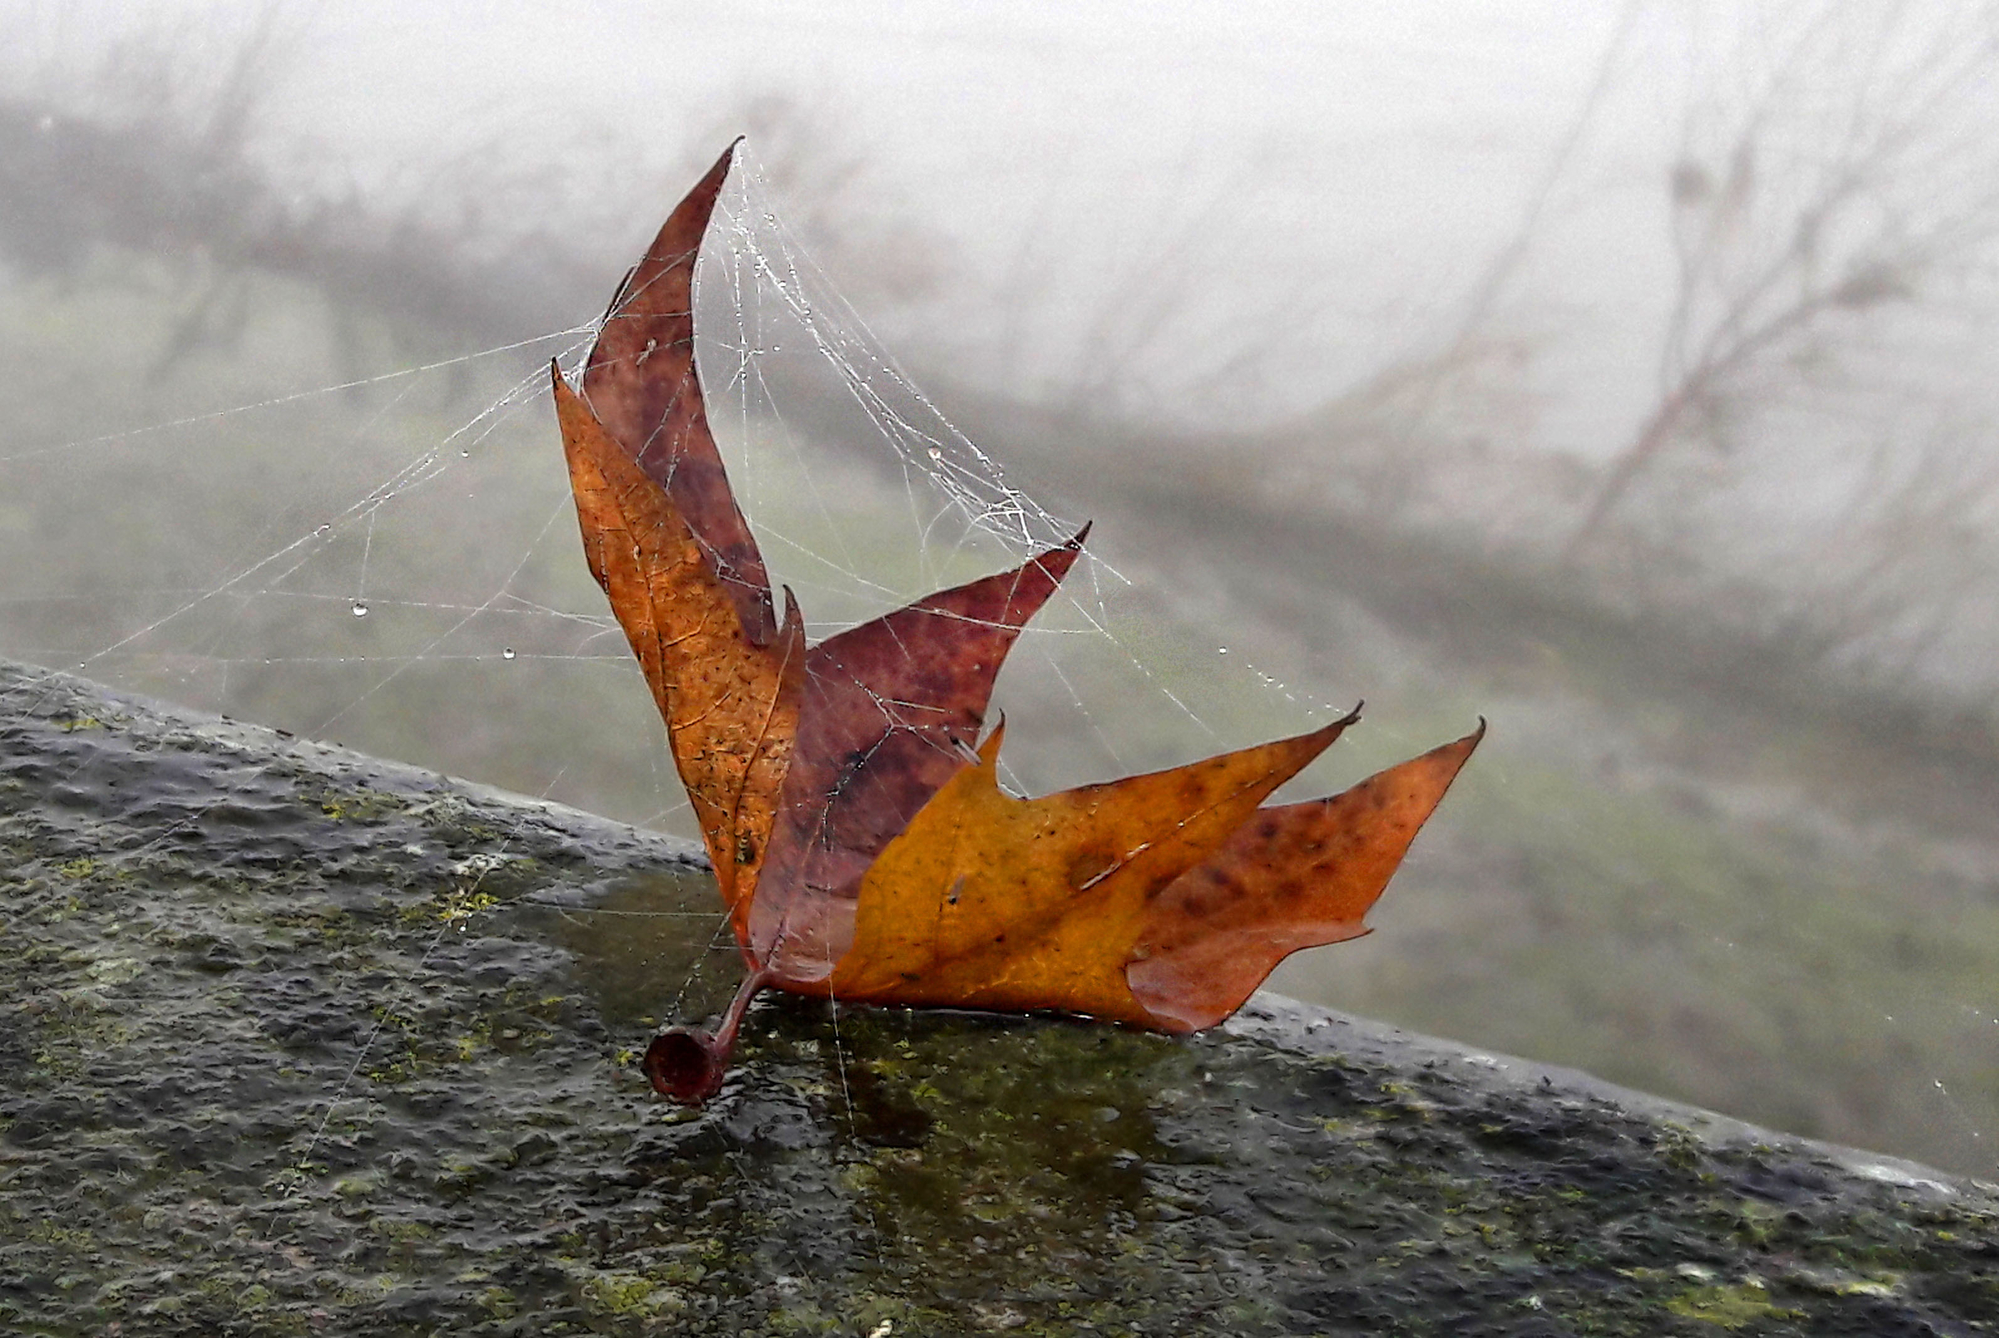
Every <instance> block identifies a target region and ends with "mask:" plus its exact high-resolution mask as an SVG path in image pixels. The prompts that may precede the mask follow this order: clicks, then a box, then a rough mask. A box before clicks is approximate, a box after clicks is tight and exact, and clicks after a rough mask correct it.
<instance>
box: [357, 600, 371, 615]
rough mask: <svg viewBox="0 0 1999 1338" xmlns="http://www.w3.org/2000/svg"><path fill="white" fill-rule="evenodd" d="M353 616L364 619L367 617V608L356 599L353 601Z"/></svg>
mask: <svg viewBox="0 0 1999 1338" xmlns="http://www.w3.org/2000/svg"><path fill="white" fill-rule="evenodd" d="M354 616H355V617H356V618H365V617H367V616H368V606H367V605H366V604H363V603H362V602H361V601H360V600H358V599H357V600H355V601H354Z"/></svg>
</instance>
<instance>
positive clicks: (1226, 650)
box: [1221, 646, 1229, 655]
mask: <svg viewBox="0 0 1999 1338" xmlns="http://www.w3.org/2000/svg"><path fill="white" fill-rule="evenodd" d="M1221 653H1222V654H1224V655H1226V654H1228V653H1229V648H1228V647H1227V646H1223V647H1222V650H1221Z"/></svg>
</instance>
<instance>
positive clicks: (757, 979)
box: [642, 969, 771, 1106]
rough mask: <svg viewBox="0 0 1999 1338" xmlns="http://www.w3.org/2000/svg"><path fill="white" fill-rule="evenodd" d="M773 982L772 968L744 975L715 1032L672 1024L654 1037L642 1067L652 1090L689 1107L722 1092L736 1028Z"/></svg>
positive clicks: (733, 1047) (734, 1042)
mask: <svg viewBox="0 0 1999 1338" xmlns="http://www.w3.org/2000/svg"><path fill="white" fill-rule="evenodd" d="M770 983H771V977H770V972H769V971H766V970H762V969H758V970H756V971H752V972H751V973H750V974H749V975H748V976H747V977H745V978H744V980H743V984H742V988H740V989H738V990H737V991H736V997H735V998H733V999H731V1000H730V1001H729V1007H728V1011H726V1012H724V1013H723V1014H722V1021H721V1024H720V1025H719V1026H717V1027H716V1028H715V1030H714V1031H712V1032H709V1031H703V1030H701V1029H699V1028H697V1027H672V1028H669V1029H668V1030H666V1031H663V1032H661V1033H660V1034H659V1035H657V1036H655V1037H653V1038H652V1044H651V1045H649V1046H647V1047H646V1056H645V1062H644V1064H643V1066H642V1067H643V1068H644V1069H645V1074H646V1077H648V1078H650V1079H652V1086H653V1090H654V1091H656V1092H658V1093H659V1094H660V1095H661V1096H664V1097H668V1098H670V1099H672V1100H674V1101H678V1102H680V1103H681V1104H682V1105H687V1106H698V1105H701V1104H702V1103H704V1102H706V1101H707V1100H708V1098H709V1097H711V1096H714V1095H715V1093H717V1092H719V1091H721V1090H722V1078H723V1076H724V1075H725V1074H726V1073H727V1072H728V1068H729V1056H730V1054H732V1053H733V1052H734V1051H735V1048H736V1031H737V1029H738V1028H740V1027H741V1026H742V1025H743V1014H744V1013H746V1012H747V1011H749V1006H750V1000H752V999H754V998H756V997H757V995H759V994H761V993H762V992H763V990H764V987H765V986H767V985H769V984H770Z"/></svg>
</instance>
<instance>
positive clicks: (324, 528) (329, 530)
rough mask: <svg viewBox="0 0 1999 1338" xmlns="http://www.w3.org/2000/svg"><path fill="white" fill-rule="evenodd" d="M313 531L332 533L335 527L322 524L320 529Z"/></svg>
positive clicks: (316, 532) (315, 532)
mask: <svg viewBox="0 0 1999 1338" xmlns="http://www.w3.org/2000/svg"><path fill="white" fill-rule="evenodd" d="M313 533H314V534H331V533H333V527H332V526H331V525H321V526H320V527H319V528H318V529H316V530H314V531H313Z"/></svg>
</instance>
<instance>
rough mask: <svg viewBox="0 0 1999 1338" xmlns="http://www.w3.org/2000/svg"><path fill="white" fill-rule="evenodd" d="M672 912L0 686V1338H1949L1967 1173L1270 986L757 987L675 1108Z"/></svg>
mask: <svg viewBox="0 0 1999 1338" xmlns="http://www.w3.org/2000/svg"><path fill="white" fill-rule="evenodd" d="M717 912H718V908H717V905H716V903H715V900H714V894H713V891H712V888H711V886H710V885H709V882H708V878H707V874H706V870H705V868H704V867H703V866H702V865H701V863H700V860H699V857H698V855H697V854H696V853H695V852H694V851H693V849H692V848H691V847H689V846H688V845H686V844H683V843H679V842H676V841H673V840H670V839H668V838H665V837H662V836H659V835H655V834H652V833H648V832H644V831H640V830H637V829H634V828H630V827H625V826H621V825H618V824H615V823H611V822H608V821H605V820H603V819H600V818H596V817H592V816H590V815H588V814H585V813H580V812H575V811H573V810H568V809H563V808H561V807H558V806H554V805H550V804H545V803H537V802H534V801H531V800H526V799H522V798H518V797H514V796H510V795H505V794H501V793H498V792H495V791H492V790H488V789H482V788H480V787H478V786H474V785H468V784H464V783H461V782H457V781H452V780H447V779H445V778H443V777H439V776H436V775H432V774H429V773H425V772H421V771H417V770H413V769H410V768H407V767H403V766H399V765H395V764H391V763H387V762H382V761H378V760H375V759H371V758H368V757H363V756H359V755H356V754H352V753H346V752H342V751H339V750H337V749H332V748H326V747H321V746H318V745H315V744H309V743H304V742H301V741H298V740H295V739H291V738H287V737H285V736H282V735H280V734H277V733H274V732H271V731H269V730H264V729H258V728H252V727H248V726H244V725H239V724H233V723H229V722H226V721H223V720H218V719H215V718H212V717H204V716H200V715H195V714H191V713H188V712H185V711H179V710H174V709H171V708H167V707H163V706H159V705H157V704H152V703H147V702H143V701H140V700H136V699H133V698H130V697H125V696H120V695H118V694H116V693H112V692H110V691H107V690H105V689H102V688H100V687H97V686H95V685H93V684H90V683H88V682H85V681H83V680H81V679H77V678H73V677H68V676H65V675H63V674H59V673H52V672H49V671H47V670H43V669H38V668H30V667H24V666H17V665H0V1072H4V1074H5V1078H4V1081H0V1260H4V1261H5V1262H4V1264H0V1332H6V1333H23V1334H49V1335H67V1334H121V1335H138V1334H187V1335H216V1334H221V1335H263V1334H271V1335H281V1334H282V1335H315V1334H325V1335H346V1334H352V1335H384V1334H387V1335H398V1334H408V1335H418V1334H425V1335H427V1334H447V1333H448V1334H454V1335H476V1334H491V1335H556V1334H589V1333H601V1334H676V1335H679V1334H689V1335H707V1334H715V1335H725V1334H726V1335H737V1334H771V1335H798V1334H829V1335H830V1334H840V1335H855V1336H856V1338H861V1336H863V1335H865V1336H867V1338H890V1336H891V1335H893V1336H894V1338H915V1336H916V1335H940V1336H941V1335H961V1334H971V1333H981V1332H999V1333H1011V1334H1022V1335H1027V1334H1033V1335H1084V1334H1103V1335H1113V1334H1114V1335H1166V1334H1187V1335H1197V1334H1198V1335H1264V1334H1268V1335H1280V1334H1281V1335H1292V1334H1297V1335H1306V1334H1324V1335H1339V1334H1409V1335H1426V1334H1435V1335H1454V1336H1462V1335H1513V1336H1514V1338H1529V1336H1530V1335H1532V1336H1533V1338H1556V1336H1557V1335H1578V1336H1579V1338H1580V1335H1619V1334H1629V1335H1645V1336H1647V1338H1651V1336H1652V1335H1660V1334H1688V1335H1711V1334H1720V1333H1729V1334H1797V1335H1814V1336H1815V1338H1824V1336H1826V1335H1840V1334H1853V1335H1869V1336H1870V1338H1872V1336H1874V1335H1889V1334H1909V1335H1916V1334H1952V1335H1955V1334H1975V1333H1999V1197H1995V1191H1994V1189H1993V1188H1992V1187H1991V1186H1987V1185H1982V1184H1978V1183H1975V1182H1967V1181H1962V1180H1955V1179H1952V1178H1950V1177H1948V1176H1945V1175H1943V1174H1941V1173H1937V1172H1931V1171H1928V1170H1925V1169H1923V1168H1921V1167H1915V1166H1911V1165H1908V1164H1906V1163H1899V1162H1893V1161H1890V1160H1887V1159H1884V1158H1875V1157H1869V1156H1866V1155H1864V1154H1859V1153H1855V1152H1852V1151H1849V1150H1843V1149H1835V1148H1830V1147H1826V1146H1822V1145H1815V1144H1811V1143H1806V1142H1801V1141H1798V1140H1796V1139H1792V1138H1787V1137H1784V1136H1781V1135H1777V1134H1773V1133H1769V1132H1767V1131H1761V1130H1757V1129H1752V1128H1748V1127H1745V1126H1742V1125H1737V1124H1733V1123H1730V1122H1728V1121H1726V1120H1723V1119H1720V1118H1718V1117H1714V1116H1710V1115H1706V1114H1704V1113H1702V1112H1699V1111H1694V1110H1690V1109H1687V1108H1685V1107H1678V1106H1673V1105H1669V1104H1667V1103H1664V1102H1660V1101H1656V1100H1653V1099H1650V1098H1647V1097H1643V1096H1639V1095H1637V1094H1634V1093H1631V1092H1626V1091H1619V1090H1616V1089H1612V1088H1609V1087H1606V1086H1604V1085H1601V1084H1598V1083H1595V1082H1592V1081H1591V1080H1589V1079H1587V1078H1585V1077H1583V1076H1581V1075H1578V1074H1575V1073H1571V1072H1565V1071H1562V1070H1556V1069H1549V1068H1545V1067H1541V1066H1536V1065H1534V1064H1531V1063H1527V1062H1524V1061H1520V1060H1515V1059H1508V1058H1504V1057H1501V1056H1495V1055H1485V1054H1480V1053H1477V1052H1475V1051H1472V1050H1469V1049H1467V1048H1464V1047H1460V1046H1455V1045H1451V1044H1448V1043H1446V1042H1441V1041H1436V1040H1430V1039H1426V1038H1423V1037H1418V1036H1412V1035H1408V1034H1405V1033H1402V1032H1399V1031H1396V1030H1394V1029H1393V1028H1389V1027H1385V1026H1381V1025H1379V1024H1375V1023H1370V1022H1366V1021H1362V1020H1359V1019H1356V1018H1351V1017H1344V1016H1340V1015H1337V1014H1332V1013H1327V1012H1324V1011H1320V1010H1316V1009H1311V1008H1306V1007H1302V1006H1299V1005H1296V1004H1292V1003H1289V1002H1286V1001H1283V1000H1279V999H1276V998H1272V997H1269V996H1259V998H1258V999H1257V1000H1255V1001H1253V1002H1252V1004H1251V1006H1250V1007H1249V1008H1247V1009H1246V1010H1245V1011H1244V1012H1243V1013H1242V1014H1241V1015H1240V1016H1239V1017H1237V1018H1236V1019H1235V1020H1234V1021H1232V1022H1230V1023H1229V1024H1228V1025H1226V1026H1225V1027H1222V1028H1220V1029H1218V1030H1216V1031H1214V1032H1211V1033H1208V1034H1205V1035H1202V1036H1197V1037H1193V1038H1188V1039H1173V1038H1168V1037H1162V1036H1153V1035H1145V1034H1140V1033H1138V1032H1133V1031H1127V1030H1123V1029H1120V1028H1117V1027H1113V1026H1107V1025H1098V1024H1092V1023H1089V1022H1083V1021H1074V1020H1064V1019H1056V1018H1017V1017H991V1016H982V1015H976V1014H966V1013H952V1012H942V1011H929V1012H923V1011H902V1010H884V1011H877V1010H871V1009H865V1008H839V1009H834V1008H832V1007H829V1006H828V1005H826V1004H825V1003H823V1002H812V1001H805V1000H798V999H788V998H777V999H771V998H769V997H768V996H766V999H765V1001H763V1002H761V1003H760V1004H759V1005H758V1006H757V1008H756V1009H755V1010H754V1011H753V1012H752V1014H751V1017H750V1019H749V1022H748V1024H747V1025H746V1028H745V1033H746V1036H745V1042H744V1044H742V1045H741V1046H740V1047H739V1049H738V1051H737V1065H736V1068H735V1070H734V1072H733V1073H732V1075H731V1077H730V1079H729V1082H728V1085H727V1086H726V1087H725V1089H724V1090H723V1092H722V1094H721V1095H720V1096H719V1097H718V1098H717V1099H716V1100H714V1101H713V1102H712V1103H710V1104H709V1105H708V1106H706V1107H705V1108H703V1109H700V1110H687V1109H681V1108H678V1107H674V1106H671V1105H668V1104H666V1103H664V1102H662V1101H660V1100H659V1099H658V1098H656V1097H655V1096H654V1095H653V1094H652V1092H651V1089H650V1087H649V1086H648V1084H647V1083H646V1081H645V1079H644V1078H643V1077H642V1076H641V1075H640V1074H639V1072H638V1069H637V1067H636V1065H635V1060H636V1056H637V1055H638V1054H639V1053H640V1052H641V1051H642V1050H643V1049H644V1046H645V1044H646V1041H647V1040H648V1038H649V1036H650V1035H651V1033H652V1031H653V1030H654V1029H655V1027H656V1026H658V1025H659V1024H660V1023H662V1022H664V1021H671V1020H686V1019H694V1018H699V1017H700V1016H702V1015H703V1014H704V1013H706V1012H708V1011H710V1010H712V1009H715V1008H717V1007H719V1005H720V1002H721V1001H722V1000H724V999H726V998H727V996H728V994H729V993H730V992H731V990H732V989H733V987H734V984H735V981H736V972H737V971H738V969H739V967H738V965H737V961H736V956H735V953H734V951H733V948H732V946H731V945H730V944H729V942H728V941H727V937H726V930H724V929H722V927H721V922H720V917H719V915H718V913H717ZM718 931H719V933H718Z"/></svg>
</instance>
